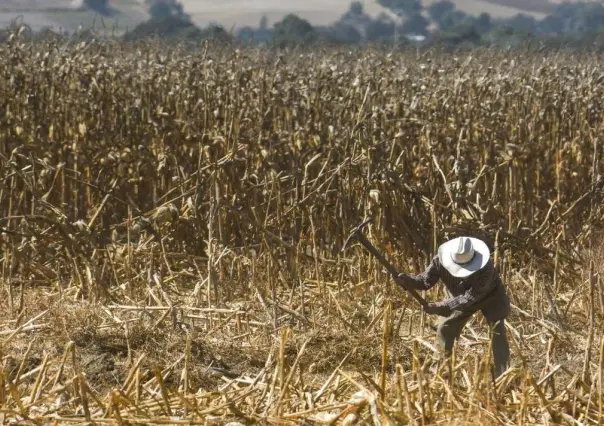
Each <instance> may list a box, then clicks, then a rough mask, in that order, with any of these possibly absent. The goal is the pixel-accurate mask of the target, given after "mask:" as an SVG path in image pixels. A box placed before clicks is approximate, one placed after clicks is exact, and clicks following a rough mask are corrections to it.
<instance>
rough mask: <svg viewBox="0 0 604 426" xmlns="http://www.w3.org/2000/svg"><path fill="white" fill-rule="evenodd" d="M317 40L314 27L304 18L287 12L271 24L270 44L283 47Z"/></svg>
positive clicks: (306, 43)
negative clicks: (279, 19)
mask: <svg viewBox="0 0 604 426" xmlns="http://www.w3.org/2000/svg"><path fill="white" fill-rule="evenodd" d="M316 40H317V32H316V30H315V28H314V27H313V26H312V25H311V24H310V22H308V21H307V20H305V19H302V18H300V17H299V16H297V15H294V14H289V15H287V16H285V17H284V18H283V19H282V20H281V21H279V22H277V23H275V25H274V26H273V31H272V36H271V44H272V45H273V46H275V47H279V48H284V47H292V46H296V45H308V44H309V43H312V42H314V41H316Z"/></svg>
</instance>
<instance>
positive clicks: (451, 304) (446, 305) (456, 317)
mask: <svg viewBox="0 0 604 426" xmlns="http://www.w3.org/2000/svg"><path fill="white" fill-rule="evenodd" d="M490 255H491V253H490V251H489V248H488V247H487V245H486V244H485V243H484V242H483V241H481V240H478V239H475V238H470V237H459V238H455V239H453V240H450V241H448V242H446V243H444V244H443V245H441V246H440V247H439V249H438V254H437V255H436V256H434V258H433V259H432V262H431V263H430V265H429V266H428V268H427V269H426V270H425V271H424V273H423V274H420V275H414V276H410V275H407V274H404V273H403V274H399V276H398V277H397V278H396V279H395V280H396V282H397V283H398V284H399V285H401V286H403V287H405V288H413V289H415V290H428V289H430V288H432V287H433V286H434V285H435V284H436V283H437V281H438V280H439V279H441V280H442V281H443V283H444V285H445V287H446V288H447V290H448V291H449V293H450V294H451V295H452V296H453V297H452V298H450V299H446V300H442V301H440V302H436V303H429V304H428V305H427V306H426V307H425V308H424V310H425V311H426V312H427V313H428V314H432V315H439V316H441V318H440V324H439V326H438V329H437V345H438V349H439V350H440V351H441V352H444V356H445V358H449V357H450V356H451V351H452V350H453V344H454V342H455V340H456V339H457V338H458V337H459V335H460V334H461V331H462V329H463V327H464V326H465V324H466V323H467V322H468V320H469V319H470V318H471V317H472V315H474V314H475V313H476V312H477V311H481V312H482V314H483V315H484V317H485V318H486V320H487V322H488V323H489V325H490V326H491V327H492V328H493V335H492V340H491V341H492V348H493V358H494V362H495V377H499V376H500V375H501V374H502V373H503V372H504V371H505V370H506V369H507V367H508V360H509V355H510V349H509V345H508V341H507V337H506V332H505V325H504V322H505V318H506V317H507V316H508V314H509V312H510V302H509V298H508V296H507V294H506V291H505V288H504V286H503V283H502V282H501V278H500V277H499V274H498V272H497V270H496V269H495V266H494V265H493V262H492V260H491V259H490Z"/></svg>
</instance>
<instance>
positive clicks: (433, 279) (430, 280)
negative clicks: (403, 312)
mask: <svg viewBox="0 0 604 426" xmlns="http://www.w3.org/2000/svg"><path fill="white" fill-rule="evenodd" d="M439 278H440V275H439V273H438V257H437V256H434V258H433V259H432V262H430V264H429V265H428V267H427V268H426V270H425V271H424V272H423V273H421V274H418V275H407V274H404V273H402V274H400V275H399V276H398V277H397V278H396V281H397V282H398V283H399V284H401V285H402V286H403V287H407V288H412V289H413V290H429V289H431V288H432V287H433V286H434V284H436V283H437V282H438V280H439Z"/></svg>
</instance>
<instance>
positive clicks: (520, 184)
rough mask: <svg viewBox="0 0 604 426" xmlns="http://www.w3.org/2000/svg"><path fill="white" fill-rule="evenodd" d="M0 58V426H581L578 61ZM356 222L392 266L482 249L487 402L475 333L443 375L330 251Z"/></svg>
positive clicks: (227, 52)
mask: <svg viewBox="0 0 604 426" xmlns="http://www.w3.org/2000/svg"><path fill="white" fill-rule="evenodd" d="M0 58H1V59H0V94H1V97H0V117H2V119H1V120H0V228H2V229H1V232H2V234H1V240H0V271H1V275H0V277H1V278H0V279H1V281H0V288H1V291H2V297H0V313H1V315H0V343H1V344H0V359H1V366H2V375H1V376H0V419H2V422H3V423H4V424H12V423H13V422H19V423H20V424H71V423H73V424H80V423H85V424H89V423H95V424H227V423H229V422H239V423H241V424H252V423H257V424H354V423H359V424H418V425H419V424H437V423H441V424H468V423H472V424H573V425H574V424H597V423H598V421H600V422H601V421H602V417H603V408H604V407H603V405H604V404H603V402H604V400H603V398H602V385H603V383H602V382H603V380H602V374H603V368H602V362H603V355H602V350H603V348H604V347H603V346H602V345H603V343H604V340H603V339H602V324H603V322H602V317H603V309H604V303H603V289H602V284H601V280H600V278H599V271H600V269H601V259H602V257H601V256H600V254H599V247H600V244H599V241H600V237H599V235H600V234H599V232H600V229H601V223H602V217H603V215H602V210H601V191H602V185H601V183H602V181H601V178H600V168H601V165H600V159H601V158H602V140H601V135H602V129H603V125H602V123H603V118H604V116H603V112H604V109H603V101H602V99H604V96H603V95H604V93H602V92H603V86H602V82H603V81H604V74H603V73H602V71H601V70H602V68H601V65H602V58H601V57H598V56H591V55H579V54H569V53H556V54H541V55H537V54H531V55H528V54H526V53H525V52H521V53H513V52H507V53H496V52H489V51H474V52H472V53H465V54H460V55H458V56H455V55H451V54H444V53H430V54H424V55H419V54H417V53H416V52H394V53H390V54H389V53H388V52H382V51H379V50H372V49H369V48H367V49H362V50H356V51H351V52H349V51H347V50H321V51H316V52H297V53H295V54H283V55H275V54H274V53H271V52H264V51H257V50H251V49H250V50H245V49H243V50H234V49H231V48H223V47H219V46H210V47H206V48H203V49H198V50H195V51H184V50H180V49H177V48H174V47H170V48H167V47H166V46H160V45H146V46H143V45H141V46H135V47H133V46H126V45H120V44H117V43H112V42H108V43H106V44H88V45H86V44H79V45H77V44H74V45H71V46H52V45H45V44H39V45H23V44H20V43H19V42H18V39H16V38H14V39H12V41H11V42H10V43H9V44H7V45H4V46H1V47H0ZM369 215H370V216H372V217H373V218H374V222H373V224H372V225H371V226H370V227H369V228H368V229H367V235H368V237H369V238H370V239H371V241H372V242H373V243H374V244H375V245H376V246H377V247H378V248H379V249H380V250H382V251H383V252H384V253H386V254H387V256H388V257H389V258H390V259H391V260H392V262H393V263H394V264H396V265H397V267H398V268H400V270H401V271H407V272H419V271H420V270H422V269H423V268H424V267H425V265H426V264H427V261H428V259H429V258H430V257H431V255H432V253H433V252H434V250H435V248H436V246H437V245H438V244H439V243H441V242H443V241H444V240H445V239H447V238H449V237H454V236H456V235H460V234H467V235H473V236H478V237H482V238H484V239H485V240H486V241H487V242H488V243H489V245H490V246H491V248H492V250H493V251H494V257H495V261H496V263H497V266H498V268H499V270H500V272H501V274H502V276H503V277H504V280H505V283H506V284H507V287H508V290H509V293H510V296H511V299H512V303H513V312H512V316H511V317H510V319H509V323H508V331H509V333H508V335H509V337H510V340H511V342H510V343H511V346H512V356H513V365H512V368H511V369H510V370H509V371H508V372H507V373H506V374H505V375H504V376H503V377H501V378H500V379H499V380H498V381H497V382H493V380H492V377H491V374H490V357H489V344H488V342H489V340H488V335H487V329H486V324H485V323H484V322H483V320H482V318H481V317H480V316H476V317H475V319H474V320H472V322H470V323H469V325H468V327H467V328H466V329H465V332H464V334H463V336H462V338H461V340H460V341H459V343H458V346H457V351H456V354H455V359H454V371H453V373H452V374H451V375H450V376H449V377H447V376H446V375H444V374H442V372H440V371H436V370H435V368H434V367H435V363H434V346H433V337H434V331H433V327H434V325H435V324H436V321H437V318H434V317H427V316H425V315H424V314H422V313H421V311H420V310H419V309H418V306H417V305H416V304H415V302H414V301H413V299H411V298H410V297H409V296H408V295H407V294H405V293H404V292H403V291H401V290H399V289H397V288H396V287H395V285H394V284H393V282H392V280H391V279H390V278H389V277H388V276H387V274H386V272H385V271H384V270H383V269H382V268H381V267H380V266H379V265H377V264H376V262H375V260H373V259H372V258H371V257H369V256H368V255H367V253H366V252H364V251H363V250H362V248H360V247H359V246H353V247H351V248H350V249H349V250H347V251H346V252H344V253H341V252H340V249H341V247H342V244H343V243H344V241H345V239H346V237H347V235H348V233H349V231H350V230H351V229H352V228H353V227H354V226H356V225H357V224H359V223H360V221H361V220H362V219H363V218H365V217H366V216H369ZM592 261H593V262H592ZM425 296H426V297H427V298H428V299H430V300H435V299H437V298H441V297H444V295H443V293H442V287H441V286H437V287H436V288H435V289H434V290H431V291H430V292H428V293H427V294H425ZM233 424H234V423H233Z"/></svg>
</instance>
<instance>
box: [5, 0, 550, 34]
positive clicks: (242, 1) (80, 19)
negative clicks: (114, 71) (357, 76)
mask: <svg viewBox="0 0 604 426" xmlns="http://www.w3.org/2000/svg"><path fill="white" fill-rule="evenodd" d="M433 1H435V0H424V2H425V4H426V5H429V4H430V3H432V2H433ZM453 2H454V3H455V4H456V5H457V8H458V9H460V10H462V11H464V12H466V13H471V14H476V15H478V14H480V13H483V12H487V13H489V14H491V16H493V17H502V18H503V17H509V16H513V15H515V14H517V13H525V14H529V15H533V16H535V17H536V18H541V17H543V16H545V14H547V13H548V12H550V11H551V10H552V8H553V5H554V4H555V3H557V2H558V1H556V2H550V1H548V0H453ZM183 3H184V5H185V9H186V10H187V11H188V12H189V13H190V14H191V15H192V16H193V19H194V20H195V21H196V22H197V23H198V24H199V25H206V24H208V23H210V22H218V23H220V24H222V25H224V26H225V27H227V28H231V27H240V26H244V25H255V24H257V23H258V22H259V20H260V18H261V17H262V16H263V15H266V16H267V18H268V20H269V23H274V22H275V21H278V20H279V19H281V18H282V17H283V16H284V15H286V14H287V13H296V14H298V15H299V16H302V17H304V18H306V19H308V20H309V21H311V22H312V23H313V24H315V25H325V24H329V23H332V22H334V21H336V20H337V19H338V18H339V17H340V16H341V15H342V13H344V12H345V11H346V9H347V8H348V6H349V4H350V0H331V1H322V0H306V1H303V2H300V1H297V0H295V1H294V0H221V1H216V0H183ZM77 4H79V2H78V1H77V0H76V1H74V0H45V1H42V0H24V1H17V0H4V1H0V26H6V25H8V24H9V23H10V21H11V20H13V19H15V18H16V17H18V16H21V17H22V18H23V19H24V20H25V21H26V22H27V23H29V24H30V25H32V26H33V27H34V28H40V27H42V26H47V25H48V26H53V27H62V28H65V29H67V30H74V29H76V28H77V27H78V26H80V25H82V26H89V25H92V23H93V22H94V21H95V14H94V13H90V12H81V11H76V10H73V7H74V5H77ZM112 6H113V7H114V8H115V9H116V10H117V11H118V12H119V13H118V14H116V16H113V17H111V18H105V19H104V21H105V23H106V25H118V26H119V27H120V28H126V27H129V28H130V27H132V26H134V25H136V24H138V23H139V22H141V21H143V20H145V19H146V18H147V14H146V10H145V7H144V6H143V1H142V0H113V1H112ZM365 8H366V10H367V12H368V13H370V14H372V15H377V14H378V13H380V12H383V11H384V9H383V8H381V7H380V6H379V5H378V4H377V2H376V1H366V2H365ZM97 22H98V19H97Z"/></svg>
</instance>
